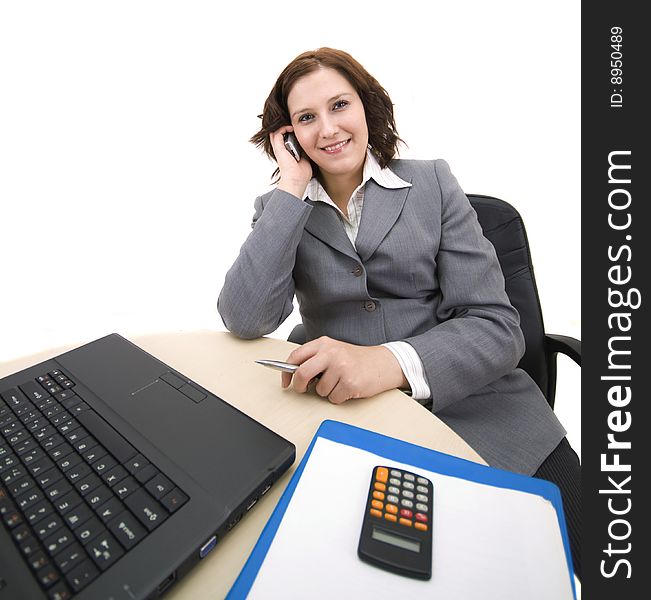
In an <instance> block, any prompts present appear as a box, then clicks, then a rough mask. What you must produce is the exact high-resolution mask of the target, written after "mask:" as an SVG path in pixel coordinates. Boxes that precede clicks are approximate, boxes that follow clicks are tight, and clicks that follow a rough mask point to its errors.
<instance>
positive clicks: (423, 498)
mask: <svg viewBox="0 0 651 600" xmlns="http://www.w3.org/2000/svg"><path fill="white" fill-rule="evenodd" d="M416 500H418V501H419V502H427V496H426V495H425V494H417V495H416Z"/></svg>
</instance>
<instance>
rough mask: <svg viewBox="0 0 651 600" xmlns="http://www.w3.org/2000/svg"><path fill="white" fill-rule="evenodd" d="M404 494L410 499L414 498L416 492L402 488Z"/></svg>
mask: <svg viewBox="0 0 651 600" xmlns="http://www.w3.org/2000/svg"><path fill="white" fill-rule="evenodd" d="M402 495H403V496H404V497H405V498H409V499H410V500H413V499H414V492H410V491H409V490H402Z"/></svg>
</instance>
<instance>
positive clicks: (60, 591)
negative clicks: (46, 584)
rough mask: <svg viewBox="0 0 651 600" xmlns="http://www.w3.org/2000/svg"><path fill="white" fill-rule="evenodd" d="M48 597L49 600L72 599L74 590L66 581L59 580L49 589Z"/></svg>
mask: <svg viewBox="0 0 651 600" xmlns="http://www.w3.org/2000/svg"><path fill="white" fill-rule="evenodd" d="M47 597H48V598H49V600H70V598H72V592H71V591H70V588H69V587H68V586H67V585H66V583H65V581H59V582H58V583H55V584H54V585H53V586H52V587H51V588H50V589H49V590H48V591H47Z"/></svg>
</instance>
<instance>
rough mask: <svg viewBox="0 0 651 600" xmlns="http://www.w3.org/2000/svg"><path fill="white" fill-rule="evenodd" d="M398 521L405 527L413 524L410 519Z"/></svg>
mask: <svg viewBox="0 0 651 600" xmlns="http://www.w3.org/2000/svg"><path fill="white" fill-rule="evenodd" d="M399 523H400V524H401V525H406V526H407V527H411V526H412V525H413V523H412V522H411V519H400V521H399Z"/></svg>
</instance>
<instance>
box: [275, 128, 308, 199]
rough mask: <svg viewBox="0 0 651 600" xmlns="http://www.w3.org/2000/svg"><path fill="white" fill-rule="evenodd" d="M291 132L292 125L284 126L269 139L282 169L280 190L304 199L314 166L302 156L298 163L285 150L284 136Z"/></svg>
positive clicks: (292, 129) (279, 183)
mask: <svg viewBox="0 0 651 600" xmlns="http://www.w3.org/2000/svg"><path fill="white" fill-rule="evenodd" d="M290 131H294V128H293V127H292V126H291V125H284V126H283V127H281V128H280V129H277V130H276V131H274V132H273V133H272V134H270V135H269V139H270V140H271V145H272V147H273V149H274V155H275V156H276V162H277V163H278V168H279V169H280V180H279V181H278V189H281V190H283V191H285V192H288V193H290V194H293V195H294V196H296V197H298V198H302V197H303V193H304V192H305V188H306V187H307V184H308V183H309V182H310V179H312V165H311V164H310V161H309V160H308V159H307V158H306V157H305V156H301V160H300V161H298V162H296V159H295V158H294V157H293V156H292V155H291V154H290V153H289V151H288V150H287V148H285V142H284V140H283V135H284V134H285V133H288V132H290Z"/></svg>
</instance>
